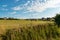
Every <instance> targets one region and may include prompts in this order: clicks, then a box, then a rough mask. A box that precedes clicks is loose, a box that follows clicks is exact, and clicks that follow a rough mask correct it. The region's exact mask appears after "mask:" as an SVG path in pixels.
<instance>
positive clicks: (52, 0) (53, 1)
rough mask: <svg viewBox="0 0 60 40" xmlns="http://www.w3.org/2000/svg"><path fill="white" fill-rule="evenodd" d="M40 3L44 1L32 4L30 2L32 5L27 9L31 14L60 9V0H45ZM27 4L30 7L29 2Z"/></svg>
mask: <svg viewBox="0 0 60 40" xmlns="http://www.w3.org/2000/svg"><path fill="white" fill-rule="evenodd" d="M40 1H42V0H34V1H32V2H31V3H30V2H29V3H30V4H31V5H30V6H28V7H27V8H26V9H27V10H28V11H29V12H43V11H44V10H46V9H47V8H56V7H60V5H59V3H60V0H44V1H43V2H40ZM26 4H27V5H28V2H27V3H26Z"/></svg>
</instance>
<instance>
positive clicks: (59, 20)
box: [55, 14, 60, 27]
mask: <svg viewBox="0 0 60 40" xmlns="http://www.w3.org/2000/svg"><path fill="white" fill-rule="evenodd" d="M55 23H56V24H57V25H58V27H59V26H60V14H57V15H56V16H55Z"/></svg>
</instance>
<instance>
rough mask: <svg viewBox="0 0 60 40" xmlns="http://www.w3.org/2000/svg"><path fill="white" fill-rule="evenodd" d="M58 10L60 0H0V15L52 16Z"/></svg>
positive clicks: (20, 16)
mask: <svg viewBox="0 0 60 40" xmlns="http://www.w3.org/2000/svg"><path fill="white" fill-rule="evenodd" d="M59 12H60V0H0V17H13V18H24V19H25V18H41V17H53V16H55V15H56V14H57V13H59Z"/></svg>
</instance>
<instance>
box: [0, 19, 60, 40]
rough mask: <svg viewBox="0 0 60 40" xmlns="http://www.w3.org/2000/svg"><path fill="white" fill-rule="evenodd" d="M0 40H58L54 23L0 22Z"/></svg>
mask: <svg viewBox="0 0 60 40" xmlns="http://www.w3.org/2000/svg"><path fill="white" fill-rule="evenodd" d="M0 40H60V28H59V27H58V26H57V25H56V24H55V22H54V21H41V20H40V21H39V20H36V21H34V20H33V21H30V20H28V21H27V20H0Z"/></svg>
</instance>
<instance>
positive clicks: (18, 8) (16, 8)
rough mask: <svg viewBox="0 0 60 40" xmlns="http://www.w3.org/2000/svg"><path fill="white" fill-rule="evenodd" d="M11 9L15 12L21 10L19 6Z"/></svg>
mask: <svg viewBox="0 0 60 40" xmlns="http://www.w3.org/2000/svg"><path fill="white" fill-rule="evenodd" d="M12 9H13V10H16V11H17V10H21V7H20V6H16V7H13V8H12Z"/></svg>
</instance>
